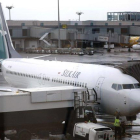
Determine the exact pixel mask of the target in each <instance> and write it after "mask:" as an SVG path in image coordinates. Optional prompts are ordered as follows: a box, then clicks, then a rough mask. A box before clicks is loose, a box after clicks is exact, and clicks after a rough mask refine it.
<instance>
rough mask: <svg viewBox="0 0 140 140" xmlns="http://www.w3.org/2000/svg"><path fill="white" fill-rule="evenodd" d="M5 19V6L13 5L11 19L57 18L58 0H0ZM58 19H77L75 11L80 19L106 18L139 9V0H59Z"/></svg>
mask: <svg viewBox="0 0 140 140" xmlns="http://www.w3.org/2000/svg"><path fill="white" fill-rule="evenodd" d="M0 1H1V3H2V6H3V9H4V13H5V17H6V19H9V12H8V9H7V8H5V7H6V6H11V5H13V6H14V8H13V9H12V10H11V17H12V19H13V20H57V1H58V0H0ZM59 1H60V19H61V20H78V16H77V15H76V12H77V11H82V12H83V13H84V14H83V15H81V20H83V21H85V20H106V19H107V12H120V11H137V12H139V11H140V0H59Z"/></svg>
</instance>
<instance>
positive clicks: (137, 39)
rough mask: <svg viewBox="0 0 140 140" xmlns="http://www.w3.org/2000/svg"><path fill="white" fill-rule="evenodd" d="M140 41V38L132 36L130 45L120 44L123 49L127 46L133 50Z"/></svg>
mask: <svg viewBox="0 0 140 140" xmlns="http://www.w3.org/2000/svg"><path fill="white" fill-rule="evenodd" d="M139 41H140V37H139V36H130V38H129V42H128V43H120V45H121V46H122V47H124V46H127V47H129V48H131V47H132V46H133V45H135V44H138V43H139Z"/></svg>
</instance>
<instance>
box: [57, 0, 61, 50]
mask: <svg viewBox="0 0 140 140" xmlns="http://www.w3.org/2000/svg"><path fill="white" fill-rule="evenodd" d="M58 48H61V45H60V12H59V0H58Z"/></svg>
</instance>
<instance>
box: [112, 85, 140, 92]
mask: <svg viewBox="0 0 140 140" xmlns="http://www.w3.org/2000/svg"><path fill="white" fill-rule="evenodd" d="M112 88H113V89H114V90H117V91H118V90H122V89H138V88H140V84H139V83H136V84H123V85H121V84H112Z"/></svg>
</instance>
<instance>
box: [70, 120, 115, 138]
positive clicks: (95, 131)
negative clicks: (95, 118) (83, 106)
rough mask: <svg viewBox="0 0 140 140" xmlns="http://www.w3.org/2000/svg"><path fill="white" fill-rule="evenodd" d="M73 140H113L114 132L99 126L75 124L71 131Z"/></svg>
mask: <svg viewBox="0 0 140 140" xmlns="http://www.w3.org/2000/svg"><path fill="white" fill-rule="evenodd" d="M73 137H74V138H84V139H86V140H114V139H115V138H114V132H113V131H112V129H111V128H109V127H106V126H102V125H99V124H95V123H91V122H87V123H76V124H75V126H74V129H73Z"/></svg>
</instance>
